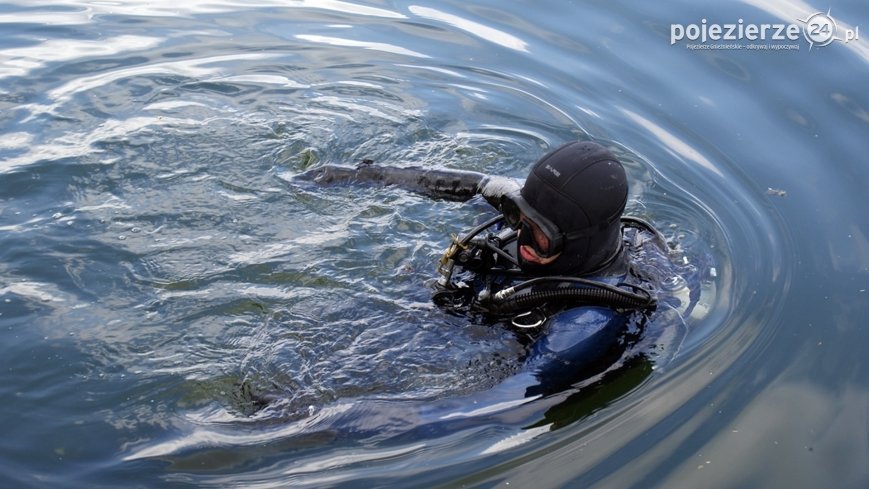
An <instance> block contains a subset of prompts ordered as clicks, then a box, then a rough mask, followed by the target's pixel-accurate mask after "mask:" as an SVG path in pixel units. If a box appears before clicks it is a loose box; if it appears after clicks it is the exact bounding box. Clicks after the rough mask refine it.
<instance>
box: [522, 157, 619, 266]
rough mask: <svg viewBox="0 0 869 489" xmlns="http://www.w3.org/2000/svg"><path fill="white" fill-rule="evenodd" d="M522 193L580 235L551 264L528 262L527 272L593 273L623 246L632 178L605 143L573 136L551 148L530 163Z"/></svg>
mask: <svg viewBox="0 0 869 489" xmlns="http://www.w3.org/2000/svg"><path fill="white" fill-rule="evenodd" d="M521 194H522V198H523V199H525V201H526V202H527V203H528V204H530V205H531V206H532V207H533V208H534V209H535V210H537V212H539V213H541V214H542V215H543V216H545V217H546V218H547V219H549V220H550V221H552V222H553V223H554V224H555V225H556V226H558V228H559V229H560V230H561V232H563V233H565V234H572V235H574V236H577V235H578V236H579V237H576V238H573V239H570V240H568V241H567V242H566V243H565V244H564V250H563V251H562V253H561V255H560V256H559V257H558V259H557V260H555V262H553V263H551V264H549V265H543V266H541V265H535V264H527V263H523V264H522V268H523V269H524V270H526V271H527V272H529V273H534V274H539V273H548V274H572V275H582V274H588V273H593V272H595V271H598V270H599V269H600V268H602V267H603V266H605V265H606V264H607V261H608V260H610V259H611V258H612V257H613V256H614V255H615V254H616V253H617V252H618V250H619V246H620V244H621V222H620V218H621V216H622V212H624V210H625V204H626V203H627V199H628V182H627V176H626V175H625V169H624V167H623V166H622V164H621V163H619V161H618V160H617V159H616V157H615V155H613V154H612V152H610V151H609V150H608V149H606V148H604V147H603V146H601V145H599V144H597V143H593V142H590V141H574V142H570V143H567V144H564V145H562V146H560V147H558V148H556V149H554V150H553V151H551V152H549V153H547V154H546V155H544V156H543V157H542V158H540V160H538V161H537V162H536V163H535V164H534V166H533V167H532V168H531V171H530V172H529V174H528V178H527V179H526V180H525V185H524V186H523V187H522V191H521Z"/></svg>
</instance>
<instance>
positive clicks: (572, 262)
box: [299, 141, 667, 396]
mask: <svg viewBox="0 0 869 489" xmlns="http://www.w3.org/2000/svg"><path fill="white" fill-rule="evenodd" d="M299 178H300V179H302V180H315V181H318V182H320V183H334V182H349V181H354V182H366V181H368V182H376V183H381V184H387V185H397V186H400V187H403V188H407V189H409V190H414V191H418V192H421V193H424V194H427V195H430V196H433V197H440V198H447V199H454V200H461V201H465V200H469V199H470V198H472V197H474V196H475V195H482V197H483V198H484V199H485V200H486V201H487V202H488V203H489V204H491V205H492V206H493V207H494V208H495V209H496V210H497V211H498V213H497V215H495V216H494V217H492V218H491V219H489V220H487V221H486V222H484V223H482V224H481V225H479V226H477V227H476V228H475V229H473V230H471V231H470V232H468V233H467V234H465V235H464V236H462V237H460V238H459V237H456V238H454V239H453V242H452V244H451V246H450V247H449V248H448V249H447V251H446V252H445V253H444V256H443V258H442V259H441V262H440V266H439V271H440V273H441V275H442V277H441V279H440V281H439V282H438V285H437V290H436V292H435V294H434V301H435V303H437V304H438V305H439V306H441V307H443V308H445V309H446V310H449V311H452V312H455V313H461V314H466V315H468V316H469V317H470V318H471V319H472V320H475V321H476V320H479V321H487V322H489V321H492V320H494V321H501V320H503V321H504V322H506V323H507V324H510V325H512V326H513V327H515V328H517V330H518V331H521V332H522V334H521V335H520V336H521V337H522V338H523V339H527V340H528V341H527V343H528V345H529V346H528V354H527V356H526V358H525V361H524V364H523V366H522V368H521V369H520V373H519V374H517V375H514V376H513V377H511V378H510V379H507V381H505V383H504V385H502V386H499V387H501V389H499V390H503V388H509V389H517V388H518V389H521V390H523V391H524V394H525V396H534V395H538V394H546V393H551V392H556V391H559V390H562V389H564V388H566V387H568V386H569V385H570V384H572V383H574V382H576V381H578V380H581V379H582V378H586V377H588V376H589V375H593V374H596V373H599V372H601V371H603V370H605V369H606V368H607V367H608V366H609V365H612V363H613V362H614V361H616V360H617V359H618V358H619V357H620V355H621V353H622V352H624V350H625V348H626V347H627V346H628V344H629V343H630V338H631V335H637V334H639V333H640V332H641V329H642V325H643V321H644V318H645V317H646V313H647V312H648V311H650V310H651V309H653V308H654V307H655V302H656V298H655V294H654V290H655V289H656V288H657V284H655V283H653V281H652V280H650V279H649V278H648V277H645V276H643V274H642V273H638V272H637V269H636V268H635V267H634V266H633V263H632V257H633V256H634V252H635V251H636V249H638V248H639V247H642V246H644V245H648V244H649V243H652V244H653V245H654V246H658V247H660V248H661V253H662V254H664V255H666V248H667V246H666V244H665V243H664V240H663V238H662V237H661V235H660V234H659V233H658V232H657V231H656V230H655V229H654V228H653V227H652V226H651V225H649V224H648V223H646V222H645V221H642V220H639V219H635V218H624V217H622V213H623V212H624V209H625V204H626V202H627V197H628V184H627V178H626V174H625V170H624V168H623V166H622V165H621V164H620V163H619V161H618V160H617V159H616V157H615V156H614V155H613V154H612V152H610V151H609V150H607V149H606V148H604V147H603V146H601V145H599V144H596V143H593V142H587V141H585V142H580V141H574V142H570V143H567V144H564V145H562V146H560V147H558V148H556V149H555V150H553V151H551V152H549V153H547V154H546V155H544V156H543V157H542V158H541V159H540V160H539V161H537V162H536V163H535V164H534V165H533V167H532V168H531V171H530V172H529V175H528V177H527V179H526V181H525V182H524V185H520V183H519V182H518V181H517V180H514V179H510V178H505V177H498V176H488V175H483V174H479V173H474V172H463V171H450V170H426V169H421V168H391V167H381V166H377V165H371V164H370V162H364V163H363V164H362V165H360V166H358V167H356V168H348V167H337V166H328V165H327V166H324V167H319V168H317V169H314V170H311V171H309V172H306V173H304V174H302V175H300V176H299ZM518 331H517V332H518Z"/></svg>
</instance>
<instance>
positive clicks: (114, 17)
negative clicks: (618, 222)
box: [0, 0, 869, 489]
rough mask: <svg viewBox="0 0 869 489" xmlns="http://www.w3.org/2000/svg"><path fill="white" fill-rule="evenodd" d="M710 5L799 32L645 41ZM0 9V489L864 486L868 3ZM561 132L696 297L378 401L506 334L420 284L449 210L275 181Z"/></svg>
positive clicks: (304, 3)
mask: <svg viewBox="0 0 869 489" xmlns="http://www.w3.org/2000/svg"><path fill="white" fill-rule="evenodd" d="M828 11H829V16H827V15H826V14H827V12H828ZM818 12H820V13H821V16H820V17H815V18H814V19H812V17H811V16H812V15H813V14H815V13H818ZM830 18H832V19H834V20H835V22H836V24H835V30H834V31H833V32H832V34H836V35H837V36H838V37H840V38H842V39H841V40H832V41H831V40H830V37H831V35H832V34H830V31H829V30H827V31H825V30H824V29H825V25H826V27H827V28H831V27H832V26H831V25H827V24H825V23H824V22H826V21H827V20H829V19H830ZM703 19H705V21H704V20H703ZM691 24H694V25H695V26H694V27H693V28H691V27H690V25H691ZM712 24H718V25H721V26H722V27H723V28H725V29H726V24H734V25H735V26H746V25H747V24H756V25H761V24H771V25H775V24H783V25H791V24H794V25H796V26H798V28H799V29H800V30H799V35H798V36H797V37H796V38H795V39H787V38H786V39H770V38H767V39H766V40H762V41H759V40H754V41H752V40H748V39H747V38H745V37H743V38H742V39H739V40H736V41H724V40H721V41H716V40H711V39H707V40H706V41H703V40H702V39H694V40H692V39H687V38H683V39H676V37H678V36H676V34H678V32H679V31H678V29H679V27H680V26H681V27H682V28H684V32H685V33H687V37H691V36H692V35H695V37H696V35H697V34H699V29H700V27H701V26H705V27H706V28H707V29H708V28H709V27H710V26H711V25H712ZM674 26H676V27H674ZM0 29H2V33H3V36H2V39H0V344H2V351H3V353H2V355H0V394H2V398H3V399H4V401H5V402H4V403H3V404H2V407H0V420H2V421H0V426H2V434H3V436H2V438H0V487H16V488H18V487H35V488H36V487H38V488H42V487H70V488H80V487H90V488H97V487H107V488H108V487H113V488H114V487H258V488H259V487H365V488H369V487H439V486H443V487H506V486H507V485H509V487H601V488H603V487H607V488H609V487H613V488H648V487H666V488H696V487H706V488H747V487H800V488H802V487H805V488H816V487H836V488H855V489H856V488H865V487H867V486H869V463H867V461H869V360H867V355H866V348H867V346H869V330H867V324H869V323H867V319H866V317H867V313H869V293H867V291H866V290H867V288H869V236H867V233H869V218H867V217H866V210H867V208H869V206H867V197H866V192H867V190H869V161H867V155H869V92H867V86H869V37H867V38H865V39H864V38H862V37H860V36H861V35H862V36H869V30H866V31H865V33H863V32H860V29H869V9H867V8H866V5H865V3H864V2H859V1H834V2H833V3H823V4H822V3H817V2H814V3H811V4H809V3H805V2H801V1H799V2H781V1H776V0H746V1H743V2H713V3H708V2H707V4H696V3H695V2H686V1H678V0H669V1H667V2H657V3H652V2H646V3H642V2H621V1H616V2H604V1H590V2H564V1H561V2H555V1H551V0H549V1H543V2H533V3H532V2H494V1H490V0H484V1H479V2H455V1H446V0H442V1H426V2H424V3H420V4H414V3H408V2H402V1H368V2H350V1H341V0H322V1H317V0H297V1H289V0H288V1H276V0H260V1H258V2H235V1H233V0H227V1H201V0H193V1H188V2H163V1H149V2H144V1H129V2H126V1H125V2H88V1H81V2H77V1H63V0H57V1H53V2H42V1H29V0H28V1H26V2H25V1H23V0H21V1H16V0H13V1H7V2H5V3H3V4H2V5H0ZM674 29H675V30H674ZM771 29H772V28H771ZM804 29H806V30H807V31H808V30H809V29H814V33H813V35H814V36H815V37H814V38H812V37H810V36H809V37H806V36H804V35H803V30H804ZM773 30H774V29H773ZM711 32H713V31H712V30H708V32H707V33H711ZM746 32H747V31H746ZM768 36H772V30H771V31H770V33H768ZM683 37H686V36H683ZM853 37H856V39H853ZM810 39H813V41H812V42H811V43H810V42H809V40H810ZM827 41H830V42H829V43H828V44H827V45H824V44H826V42H827ZM846 41H847V42H846ZM725 44H730V46H727V45H725ZM734 45H739V46H734ZM748 45H753V46H754V47H747V46H748ZM761 45H762V46H766V49H758V46H761ZM762 46H761V47H762ZM740 47H741V49H740ZM573 139H582V140H589V139H590V140H594V141H597V142H599V143H601V144H605V145H607V146H609V147H610V148H611V149H612V150H613V151H614V152H616V154H617V155H618V156H619V158H620V159H621V160H622V162H623V163H624V164H625V167H626V168H627V170H628V174H629V178H630V184H631V195H630V200H629V203H628V210H629V212H630V213H631V214H633V215H638V216H642V217H644V218H647V219H649V220H651V221H653V222H655V223H656V224H657V225H658V226H659V227H660V228H661V229H662V230H663V231H664V232H665V233H666V234H667V236H668V237H669V238H670V239H671V240H672V241H673V242H674V243H677V244H678V246H679V247H680V248H681V249H682V250H684V251H685V253H686V256H688V257H690V259H691V260H701V261H703V262H704V263H705V266H706V267H707V268H709V267H713V268H714V273H713V274H712V275H710V276H707V277H705V279H704V281H703V286H704V294H703V301H702V307H700V309H699V310H698V312H697V313H696V314H694V315H693V316H692V317H688V318H684V321H683V322H682V323H681V325H680V327H679V328H674V331H671V333H672V334H671V337H672V338H674V340H673V343H672V344H671V347H670V349H669V350H668V356H667V358H666V359H663V358H662V359H660V360H659V361H658V362H656V363H655V364H654V365H650V364H640V365H631V364H629V365H626V366H624V368H622V369H620V371H618V372H615V373H614V374H613V375H612V376H610V377H607V378H606V379H597V381H595V382H589V383H586V384H584V385H582V386H579V387H578V388H577V389H574V390H573V391H570V392H568V393H565V394H563V395H561V396H560V397H559V396H555V398H551V399H544V400H539V401H535V402H529V403H525V404H522V405H519V406H514V407H511V408H506V409H503V410H501V411H498V412H497V413H490V414H479V415H471V416H467V417H464V418H462V419H461V420H459V421H456V422H454V423H449V424H447V425H444V424H434V425H428V424H425V423H423V422H420V421H418V420H416V421H414V420H409V418H410V417H411V416H412V414H410V413H425V412H426V409H427V408H428V406H431V405H434V404H436V403H440V402H449V400H450V399H464V400H468V399H474V398H475V397H474V396H477V395H481V393H485V392H486V391H487V390H488V389H489V388H491V387H492V386H493V385H495V384H497V383H498V381H499V380H500V379H502V378H504V376H506V375H507V374H509V373H510V372H511V371H512V370H511V369H514V368H515V366H516V364H517V362H518V359H519V358H520V357H521V348H519V347H517V345H516V342H515V340H514V339H513V337H512V335H511V334H510V333H509V332H506V331H501V330H500V329H498V328H489V327H483V326H473V325H469V324H466V323H465V322H464V321H463V320H462V319H461V318H455V317H452V316H449V315H447V314H445V313H443V312H442V311H439V310H438V309H437V308H435V307H434V306H433V305H432V303H431V300H430V297H431V287H430V284H431V282H432V280H434V279H435V278H436V272H435V265H436V262H437V259H438V257H439V256H440V253H441V252H442V250H443V248H444V247H445V246H446V244H447V243H448V239H449V238H448V237H449V235H450V234H451V233H456V232H461V231H464V230H467V229H468V228H469V227H470V226H472V225H473V224H474V223H475V222H478V220H479V219H480V218H481V212H482V211H481V208H480V207H479V206H476V207H475V206H473V205H468V204H461V203H455V202H441V201H432V200H430V199H427V198H425V197H421V196H418V195H414V194H409V193H407V192H403V191H401V190H398V189H394V188H379V189H378V188H347V187H341V188H324V189H319V190H318V189H312V188H309V187H306V188H300V187H296V186H293V185H291V184H287V179H288V178H292V176H293V175H295V174H298V173H299V172H301V171H303V170H304V169H306V168H310V167H312V166H316V165H320V164H325V163H343V164H353V163H355V162H359V161H361V160H363V159H366V158H370V159H373V160H375V161H377V162H381V163H385V164H397V165H420V166H427V167H432V168H456V169H466V170H475V171H481V172H486V173H493V174H499V175H508V176H513V177H523V176H524V175H525V173H526V172H527V169H528V168H529V167H530V165H531V164H532V163H533V162H534V161H535V160H536V159H537V158H538V157H540V156H541V155H542V154H543V153H544V152H546V150H548V149H550V148H553V147H555V146H557V145H559V144H561V143H563V142H566V141H570V140H573ZM676 329H678V331H676ZM250 389H253V390H260V391H268V392H271V393H273V394H274V393H281V394H282V395H280V396H279V395H275V396H274V397H275V400H274V402H273V403H271V404H269V405H268V406H266V407H264V408H262V409H255V408H260V407H262V406H252V405H251V403H250V402H249V400H250V397H249V396H248V395H247V394H248V392H247V390H250ZM324 420H325V421H324ZM329 420H331V421H329Z"/></svg>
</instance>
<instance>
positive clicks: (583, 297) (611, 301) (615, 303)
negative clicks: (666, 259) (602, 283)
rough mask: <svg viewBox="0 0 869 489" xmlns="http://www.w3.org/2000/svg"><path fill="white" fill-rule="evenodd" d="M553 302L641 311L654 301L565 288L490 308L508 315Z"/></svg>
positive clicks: (594, 290)
mask: <svg viewBox="0 0 869 489" xmlns="http://www.w3.org/2000/svg"><path fill="white" fill-rule="evenodd" d="M553 301H571V302H584V303H590V304H595V305H601V306H608V307H612V308H614V309H643V308H647V307H652V306H654V304H655V300H654V299H652V297H651V296H648V297H643V296H641V295H637V294H631V293H627V294H625V293H619V292H614V291H612V290H609V289H604V288H585V287H583V288H579V287H566V288H560V289H545V290H535V291H532V292H529V293H527V294H522V295H518V296H512V297H509V298H507V299H503V300H500V301H499V300H496V301H493V303H492V304H491V306H492V309H493V311H496V312H500V313H510V312H516V311H520V310H527V309H529V308H531V307H535V306H539V305H541V304H543V303H545V302H553Z"/></svg>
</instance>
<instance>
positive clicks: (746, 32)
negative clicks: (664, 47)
mask: <svg viewBox="0 0 869 489" xmlns="http://www.w3.org/2000/svg"><path fill="white" fill-rule="evenodd" d="M797 21H799V22H800V23H801V24H802V25H800V24H793V23H791V24H784V23H781V24H751V23H746V22H745V21H744V20H743V19H739V20H738V21H736V22H735V23H730V24H714V23H709V22H708V21H707V20H706V19H701V20H700V23H699V24H688V25H687V26H686V25H683V24H670V45H671V46H672V45H674V44H676V43H677V42H680V41H687V43H686V47H687V48H688V49H746V50H752V49H754V50H799V49H800V44H799V43H798V42H797V41H799V40H800V34H802V37H803V38H804V39H805V40H806V41H807V42H808V43H809V49H810V50H811V49H812V48H813V47H815V46H819V47H820V46H826V45H828V44H830V43H831V42H833V41H841V42H844V43H847V42H851V41H854V40H857V39H860V27H859V26H856V27H854V28H853V29H842V30H841V32H839V27H838V25H837V24H836V20H835V19H833V17H832V16H831V15H830V12H829V11H828V12H827V13H823V12H816V13H814V14H812V15H809V16H808V17H806V18H805V19H797ZM840 34H841V36H840Z"/></svg>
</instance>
